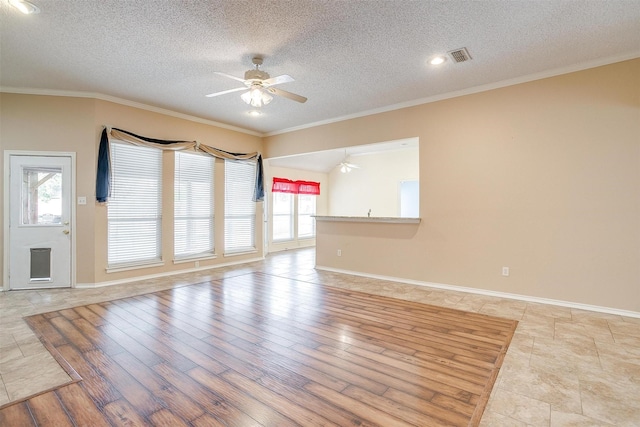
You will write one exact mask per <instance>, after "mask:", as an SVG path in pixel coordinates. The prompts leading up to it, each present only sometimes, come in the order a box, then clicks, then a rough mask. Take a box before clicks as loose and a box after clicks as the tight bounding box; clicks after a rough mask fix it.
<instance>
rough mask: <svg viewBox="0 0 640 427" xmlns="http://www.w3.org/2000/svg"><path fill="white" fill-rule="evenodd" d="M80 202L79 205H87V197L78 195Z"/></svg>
mask: <svg viewBox="0 0 640 427" xmlns="http://www.w3.org/2000/svg"><path fill="white" fill-rule="evenodd" d="M78 204H79V205H86V204H87V198H86V197H84V196H82V197H78Z"/></svg>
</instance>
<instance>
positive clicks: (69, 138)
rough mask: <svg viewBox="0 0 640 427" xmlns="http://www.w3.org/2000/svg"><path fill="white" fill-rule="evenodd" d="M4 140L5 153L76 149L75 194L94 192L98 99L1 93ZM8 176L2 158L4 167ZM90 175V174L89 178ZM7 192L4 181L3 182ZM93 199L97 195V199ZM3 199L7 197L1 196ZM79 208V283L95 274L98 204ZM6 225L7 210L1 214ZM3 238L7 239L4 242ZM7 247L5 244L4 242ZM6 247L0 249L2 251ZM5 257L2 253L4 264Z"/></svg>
mask: <svg viewBox="0 0 640 427" xmlns="http://www.w3.org/2000/svg"><path fill="white" fill-rule="evenodd" d="M0 113H1V114H0V141H1V142H2V151H3V153H4V150H24V151H64V152H75V153H76V174H77V179H76V194H77V195H78V196H84V195H86V196H91V195H93V194H95V163H96V153H97V151H96V147H97V142H96V139H95V138H96V137H95V130H94V115H95V101H94V100H92V99H85V98H68V97H54V96H37V95H17V94H9V93H1V94H0ZM0 168H3V170H2V176H3V179H4V161H3V162H2V164H1V165H0ZM89 177H91V178H89ZM0 187H1V188H0V191H2V192H3V191H4V184H3V185H2V186H0ZM93 199H94V200H95V197H93ZM0 200H4V194H2V196H1V198H0ZM88 200H89V201H88V203H87V204H86V205H83V206H76V239H77V242H78V243H77V248H78V250H77V258H76V260H77V261H76V264H77V265H78V266H79V268H78V269H77V271H76V280H77V281H78V282H91V281H92V279H93V275H94V270H95V268H96V266H95V259H94V257H93V253H94V251H93V247H94V245H95V236H94V233H93V230H94V221H95V218H94V216H95V215H94V204H93V203H92V202H91V201H90V200H91V197H89V198H88ZM0 217H1V218H2V221H1V222H2V223H3V224H4V213H3V212H0ZM4 237H5V236H3V242H4V241H5V240H4ZM3 246H4V245H3ZM3 249H4V248H0V251H3ZM3 259H4V258H3V257H0V265H2V262H3Z"/></svg>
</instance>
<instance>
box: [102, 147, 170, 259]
mask: <svg viewBox="0 0 640 427" xmlns="http://www.w3.org/2000/svg"><path fill="white" fill-rule="evenodd" d="M161 220H162V151H160V150H158V149H155V148H147V147H138V146H135V145H130V144H122V143H115V142H112V143H111V198H110V199H109V203H108V208H107V221H108V239H107V254H108V255H107V258H108V261H107V262H108V265H109V267H114V266H115V267H120V266H127V265H137V264H148V263H149V264H150V263H156V262H158V261H160V260H161V258H162V257H161Z"/></svg>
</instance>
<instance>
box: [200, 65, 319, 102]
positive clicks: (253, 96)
mask: <svg viewBox="0 0 640 427" xmlns="http://www.w3.org/2000/svg"><path fill="white" fill-rule="evenodd" d="M252 62H253V64H254V65H255V66H256V68H255V69H254V70H248V71H246V72H245V73H244V79H241V78H239V77H235V76H231V75H229V74H225V73H221V72H219V71H215V74H218V75H220V76H224V77H228V78H230V79H233V80H237V81H239V82H242V83H244V87H238V88H235V89H229V90H224V91H222V92H215V93H210V94H209V95H206V96H207V97H209V98H211V97H214V96H220V95H226V94H227V93H232V92H239V91H242V90H246V92H245V93H243V94H242V95H240V97H241V98H242V100H243V101H244V102H246V103H247V104H249V105H251V106H253V107H262V106H263V105H267V104H268V103H270V102H271V100H272V99H273V97H272V96H271V95H277V96H282V97H283V98H287V99H291V100H292V101H296V102H306V101H307V98H305V97H304V96H300V95H296V94H295V93H291V92H287V91H286V90H282V89H278V88H275V87H273V86H275V85H279V84H282V83H289V82H292V81H294V79H293V77H291V76H289V75H287V74H283V75H281V76H277V77H270V76H269V73H267V72H265V71H262V70H261V69H260V66H261V65H262V58H260V57H255V58H253V61H252Z"/></svg>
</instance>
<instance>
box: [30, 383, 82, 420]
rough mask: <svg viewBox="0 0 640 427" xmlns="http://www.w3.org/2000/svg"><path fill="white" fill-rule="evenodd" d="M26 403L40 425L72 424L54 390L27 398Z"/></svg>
mask: <svg viewBox="0 0 640 427" xmlns="http://www.w3.org/2000/svg"><path fill="white" fill-rule="evenodd" d="M28 403H29V408H30V409H31V413H32V414H33V417H34V418H35V420H36V424H37V425H39V426H42V427H72V426H73V422H72V421H71V420H70V419H69V416H68V415H67V412H66V411H65V410H64V409H63V407H62V404H61V403H60V400H59V399H58V396H57V395H56V394H55V392H53V391H50V392H48V393H42V394H40V395H38V396H36V397H34V398H32V399H29V401H28Z"/></svg>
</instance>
